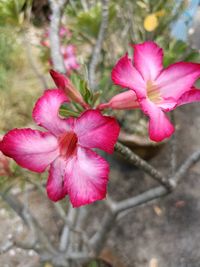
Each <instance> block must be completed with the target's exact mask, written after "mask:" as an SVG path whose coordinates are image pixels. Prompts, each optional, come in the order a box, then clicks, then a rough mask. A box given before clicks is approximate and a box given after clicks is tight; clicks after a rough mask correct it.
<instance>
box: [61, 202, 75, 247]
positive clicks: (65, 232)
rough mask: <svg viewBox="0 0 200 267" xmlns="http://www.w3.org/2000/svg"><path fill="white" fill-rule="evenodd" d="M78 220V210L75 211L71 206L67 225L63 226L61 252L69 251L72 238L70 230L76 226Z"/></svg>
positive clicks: (66, 221)
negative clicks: (70, 238) (68, 247)
mask: <svg viewBox="0 0 200 267" xmlns="http://www.w3.org/2000/svg"><path fill="white" fill-rule="evenodd" d="M76 218H77V209H74V208H73V207H72V206H71V205H70V206H69V210H68V214H67V216H66V220H65V224H64V226H63V230H62V234H61V237H60V245H59V250H60V251H65V250H66V249H67V246H68V243H69V237H70V228H71V227H73V225H75V220H76Z"/></svg>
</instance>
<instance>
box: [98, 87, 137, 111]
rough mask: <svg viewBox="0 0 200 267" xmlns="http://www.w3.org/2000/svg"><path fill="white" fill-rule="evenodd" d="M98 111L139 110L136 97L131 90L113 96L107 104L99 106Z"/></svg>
mask: <svg viewBox="0 0 200 267" xmlns="http://www.w3.org/2000/svg"><path fill="white" fill-rule="evenodd" d="M98 108H99V109H100V110H102V109H105V108H112V109H133V108H139V103H138V101H137V96H136V94H135V93H134V91H133V90H128V91H126V92H123V93H121V94H117V95H115V96H113V97H112V98H111V99H110V101H109V102H108V103H104V104H100V105H99V106H98Z"/></svg>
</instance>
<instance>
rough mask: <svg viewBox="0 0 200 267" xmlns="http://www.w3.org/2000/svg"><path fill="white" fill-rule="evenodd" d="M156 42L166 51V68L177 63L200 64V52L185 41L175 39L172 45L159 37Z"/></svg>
mask: <svg viewBox="0 0 200 267" xmlns="http://www.w3.org/2000/svg"><path fill="white" fill-rule="evenodd" d="M156 41H157V42H158V43H159V44H160V45H161V47H163V49H164V66H165V67H166V66H168V65H170V64H172V63H174V62H177V61H192V62H197V63H199V62H200V54H199V52H198V51H197V50H196V49H193V48H191V47H190V46H189V45H188V44H187V43H185V42H183V41H180V40H175V39H173V40H171V42H170V43H166V41H165V38H164V37H159V38H158V39H157V40H156Z"/></svg>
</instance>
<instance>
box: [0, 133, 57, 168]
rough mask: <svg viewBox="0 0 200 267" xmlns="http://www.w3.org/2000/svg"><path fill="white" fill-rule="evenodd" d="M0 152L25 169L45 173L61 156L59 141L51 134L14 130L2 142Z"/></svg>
mask: <svg viewBox="0 0 200 267" xmlns="http://www.w3.org/2000/svg"><path fill="white" fill-rule="evenodd" d="M0 150H1V151H2V152H3V153H4V154H5V155H6V156H8V157H11V158H13V159H14V160H15V161H16V162H17V163H18V164H19V165H21V166H22V167H23V168H26V169H29V170H31V171H35V172H43V171H44V170H45V169H46V168H47V166H48V165H49V164H50V163H51V162H52V161H54V160H55V158H56V157H57V156H58V154H59V150H58V143H57V139H56V138H55V137H54V136H53V135H51V134H50V133H46V132H40V131H37V130H32V129H29V128H28V129H13V130H11V131H10V132H8V133H7V134H6V135H5V136H4V138H3V140H2V141H1V142H0Z"/></svg>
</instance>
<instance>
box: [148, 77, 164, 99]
mask: <svg viewBox="0 0 200 267" xmlns="http://www.w3.org/2000/svg"><path fill="white" fill-rule="evenodd" d="M146 86H147V96H148V98H149V99H150V100H151V101H152V102H154V103H159V102H160V101H161V100H162V98H161V96H160V94H159V90H158V87H157V85H155V84H153V82H152V81H150V80H149V81H148V82H147V84H146Z"/></svg>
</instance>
